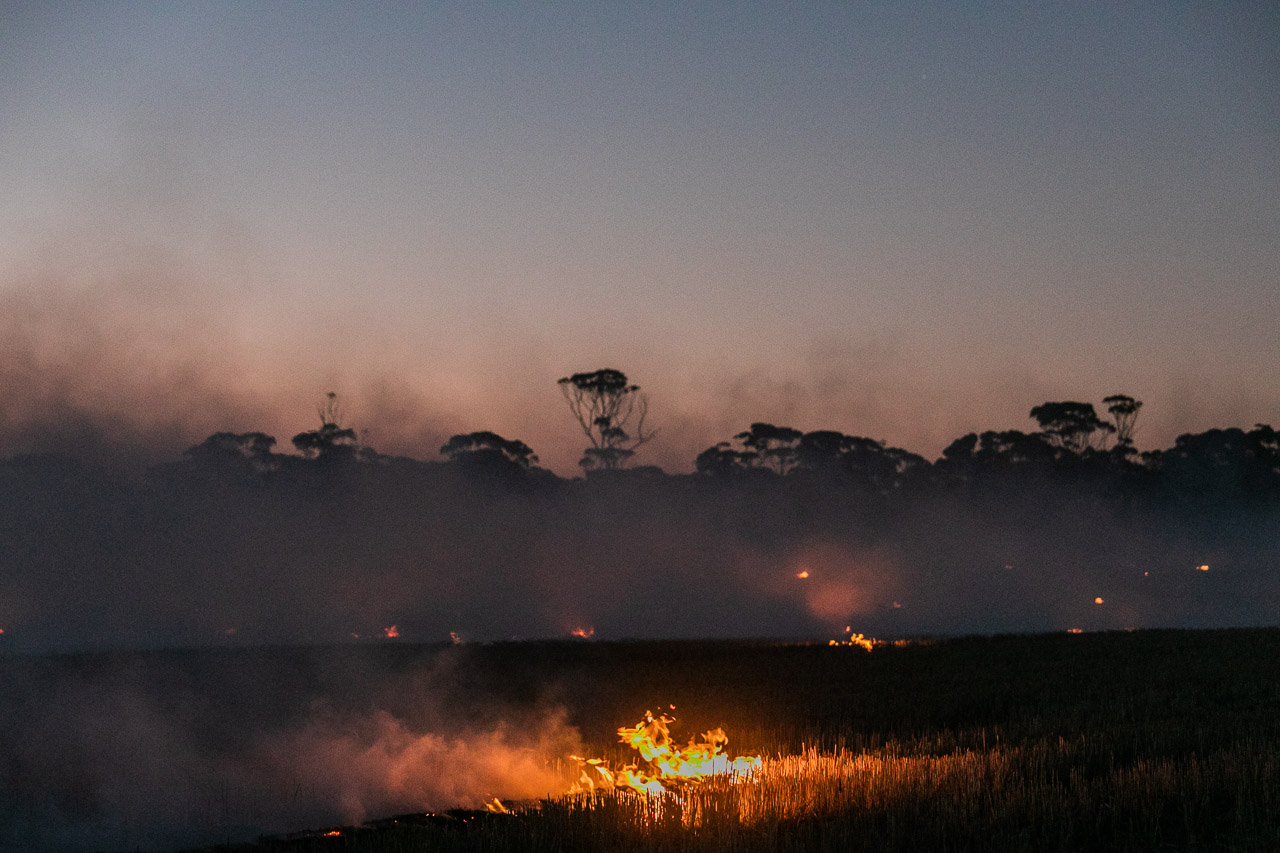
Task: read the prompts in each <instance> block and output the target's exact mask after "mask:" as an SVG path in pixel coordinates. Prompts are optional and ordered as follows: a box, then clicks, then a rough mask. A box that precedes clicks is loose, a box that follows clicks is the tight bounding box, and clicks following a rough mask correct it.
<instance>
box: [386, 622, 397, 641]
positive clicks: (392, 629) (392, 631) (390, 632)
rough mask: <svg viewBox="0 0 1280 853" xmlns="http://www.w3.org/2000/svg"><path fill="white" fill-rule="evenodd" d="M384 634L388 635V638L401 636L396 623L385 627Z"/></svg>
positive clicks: (392, 638)
mask: <svg viewBox="0 0 1280 853" xmlns="http://www.w3.org/2000/svg"><path fill="white" fill-rule="evenodd" d="M382 636H384V637H386V638H387V639H388V640H394V639H395V638H396V637H399V636H400V629H399V628H397V627H396V626H395V625H392V626H390V627H387V628H383V629H382Z"/></svg>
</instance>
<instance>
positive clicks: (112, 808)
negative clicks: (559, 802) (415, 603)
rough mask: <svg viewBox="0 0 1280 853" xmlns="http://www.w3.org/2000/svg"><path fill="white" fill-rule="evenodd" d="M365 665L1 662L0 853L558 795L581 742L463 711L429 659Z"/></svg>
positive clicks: (277, 656) (511, 711) (187, 659)
mask: <svg viewBox="0 0 1280 853" xmlns="http://www.w3.org/2000/svg"><path fill="white" fill-rule="evenodd" d="M443 656H444V655H442V656H441V657H443ZM374 661H375V658H373V657H372V656H368V657H360V656H353V655H350V654H348V655H343V654H342V653H340V652H339V653H334V652H333V651H332V650H328V651H324V652H320V651H317V652H316V653H315V654H308V653H305V652H301V651H292V652H291V651H289V650H274V651H271V652H263V653H259V654H254V653H241V654H235V655H231V654H228V655H218V654H216V653H203V654H201V653H187V654H184V655H169V656H165V655H150V656H147V655H143V656H133V657H130V658H127V659H126V658H124V657H119V658H112V657H96V656H95V657H83V658H63V659H57V658H54V659H46V660H43V661H39V660H26V661H24V660H10V661H9V662H7V664H6V665H5V666H4V667H3V669H0V673H2V674H3V681H4V687H5V691H4V693H3V698H2V699H0V706H2V708H3V712H4V716H5V727H4V731H3V732H0V756H2V760H0V815H2V817H0V846H2V847H4V849H9V850H18V849H22V850H33V851H35V850H57V851H71V850H102V849H107V850H125V849H129V850H134V849H173V848H174V847H177V846H181V845H194V844H212V843H220V842H224V841H228V840H230V841H237V840H246V839H250V838H253V837H254V836H255V835H256V834H258V833H262V832H285V831H293V830H297V829H300V828H303V827H313V828H318V827H327V826H333V825H338V824H342V825H351V824H358V823H360V822H362V821H364V820H366V819H371V818H377V817H387V816H389V815H393V814H402V813H406V812H420V811H422V810H427V809H444V808H452V807H470V808H479V807H482V805H483V803H484V801H485V800H487V799H490V798H492V797H495V796H497V797H502V798H508V799H510V798H515V799H519V798H526V797H538V796H545V795H547V794H549V793H552V792H559V791H561V790H563V786H564V778H563V776H562V775H561V774H560V773H558V772H557V769H556V763H555V762H556V761H557V760H558V759H563V757H564V756H567V755H569V754H570V753H572V752H575V751H579V750H580V745H579V742H578V738H577V734H576V732H575V731H573V730H572V729H571V728H570V727H569V726H567V725H566V724H565V723H564V721H563V714H562V713H561V712H559V711H557V710H556V709H555V708H554V707H551V706H541V705H538V704H537V703H532V704H530V705H527V706H524V707H521V708H518V709H517V708H511V707H503V706H501V705H498V706H492V705H491V706H490V707H488V708H487V709H485V713H483V714H476V713H474V712H472V713H463V712H462V711H460V710H459V707H460V703H459V702H458V697H457V696H456V695H455V691H454V690H453V689H452V687H451V686H450V678H449V676H448V672H447V667H444V668H443V669H442V666H441V664H440V663H439V659H438V658H437V657H436V656H433V655H427V654H423V655H421V656H420V657H419V658H417V659H414V660H411V661H409V662H406V663H402V664H401V665H398V666H395V667H392V668H387V667H385V666H379V667H376V668H374V669H372V670H371V669H369V668H368V667H370V665H371V664H372V663H373V662H374Z"/></svg>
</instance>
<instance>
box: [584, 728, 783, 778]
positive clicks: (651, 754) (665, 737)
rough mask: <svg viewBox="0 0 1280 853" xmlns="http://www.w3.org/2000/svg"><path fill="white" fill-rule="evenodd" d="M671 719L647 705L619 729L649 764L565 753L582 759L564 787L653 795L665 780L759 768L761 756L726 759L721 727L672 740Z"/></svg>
mask: <svg viewBox="0 0 1280 853" xmlns="http://www.w3.org/2000/svg"><path fill="white" fill-rule="evenodd" d="M674 722H675V718H673V717H668V716H667V715H666V714H660V715H658V716H656V717H655V716H654V715H653V712H652V711H645V712H644V719H643V720H641V721H640V722H638V723H636V724H635V725H634V726H623V727H622V728H620V729H618V742H619V743H625V744H627V745H628V746H630V747H631V748H632V749H634V750H636V751H637V752H639V753H640V757H641V758H643V759H644V761H645V763H646V764H647V765H648V769H644V770H642V769H641V768H640V766H639V765H638V764H628V765H626V766H624V767H621V768H619V769H617V770H612V769H610V768H609V765H608V763H607V762H605V761H603V760H602V759H599V758H580V757H579V756H576V755H574V756H570V757H571V758H572V759H573V760H575V761H577V762H579V763H580V764H581V765H582V771H581V776H580V777H579V779H578V781H577V782H575V783H574V784H573V786H572V787H571V788H570V789H569V793H570V794H588V793H591V792H593V791H628V790H629V791H635V792H637V793H641V794H653V795H658V794H665V793H667V792H668V790H669V788H668V787H667V786H668V785H671V784H673V783H675V784H691V783H696V782H699V781H701V780H703V779H707V778H710V777H713V776H722V777H728V778H730V779H731V780H733V781H741V780H745V779H749V778H751V777H752V776H754V775H755V774H756V772H757V771H759V769H760V766H761V759H760V756H758V755H754V756H739V757H737V758H733V759H731V758H729V756H728V755H727V754H725V752H724V746H725V744H726V743H728V742H729V737H728V736H727V735H726V734H725V733H724V729H722V728H715V729H711V730H710V731H707V732H703V733H702V734H701V735H699V736H698V737H696V738H693V739H691V740H690V741H689V743H688V745H687V746H682V747H681V746H675V745H674V744H673V742H672V740H671V728H670V726H671V724H672V723H674Z"/></svg>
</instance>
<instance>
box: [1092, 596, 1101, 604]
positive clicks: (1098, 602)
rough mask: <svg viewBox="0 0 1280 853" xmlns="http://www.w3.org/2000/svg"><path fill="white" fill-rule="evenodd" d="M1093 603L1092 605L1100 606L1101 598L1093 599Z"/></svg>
mask: <svg viewBox="0 0 1280 853" xmlns="http://www.w3.org/2000/svg"><path fill="white" fill-rule="evenodd" d="M1093 603H1094V604H1101V603H1102V596H1098V597H1097V598H1095V599H1094V600H1093Z"/></svg>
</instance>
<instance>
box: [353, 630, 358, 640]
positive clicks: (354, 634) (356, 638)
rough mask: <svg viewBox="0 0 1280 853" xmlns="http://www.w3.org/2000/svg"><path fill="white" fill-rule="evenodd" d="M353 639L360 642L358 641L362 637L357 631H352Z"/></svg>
mask: <svg viewBox="0 0 1280 853" xmlns="http://www.w3.org/2000/svg"><path fill="white" fill-rule="evenodd" d="M351 638H352V639H353V640H358V639H360V635H359V634H357V633H356V632H355V631H352V632H351Z"/></svg>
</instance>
